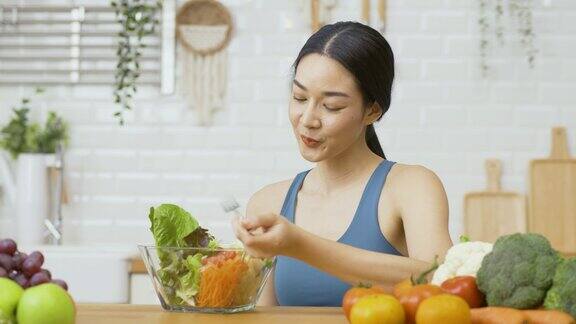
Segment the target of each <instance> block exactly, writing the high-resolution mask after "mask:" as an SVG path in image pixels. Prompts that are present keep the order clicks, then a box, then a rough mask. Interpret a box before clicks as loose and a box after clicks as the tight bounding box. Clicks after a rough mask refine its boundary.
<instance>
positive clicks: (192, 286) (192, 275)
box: [176, 253, 202, 304]
mask: <svg viewBox="0 0 576 324" xmlns="http://www.w3.org/2000/svg"><path fill="white" fill-rule="evenodd" d="M201 260H202V254H200V253H197V254H195V255H194V256H188V257H187V258H186V261H185V262H184V265H185V267H186V269H187V272H186V274H185V275H184V276H181V277H180V289H179V290H178V292H177V293H176V294H177V296H178V297H180V298H182V299H183V300H185V301H186V302H188V303H189V304H193V299H192V297H194V296H196V294H197V293H198V287H199V285H200V268H201V267H202V262H201Z"/></svg>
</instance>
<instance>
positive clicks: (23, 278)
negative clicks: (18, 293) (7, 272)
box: [14, 273, 30, 288]
mask: <svg viewBox="0 0 576 324" xmlns="http://www.w3.org/2000/svg"><path fill="white" fill-rule="evenodd" d="M14 281H16V283H18V284H19V285H20V287H22V288H28V287H30V282H29V281H28V278H26V276H25V275H24V274H23V273H19V274H18V275H17V276H16V278H15V279H14Z"/></svg>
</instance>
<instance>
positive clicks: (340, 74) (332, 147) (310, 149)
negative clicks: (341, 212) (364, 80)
mask: <svg viewBox="0 0 576 324" xmlns="http://www.w3.org/2000/svg"><path fill="white" fill-rule="evenodd" d="M368 114H369V110H367V109H364V107H363V98H362V94H361V93H360V89H359V88H358V85H357V84H356V81H355V78H354V76H353V75H352V74H351V73H350V72H349V71H348V70H347V69H346V68H344V67H343V66H342V65H341V64H340V63H338V62H337V61H336V60H334V59H331V58H329V57H327V56H322V55H320V54H309V55H306V56H305V57H304V58H303V59H302V60H301V61H300V63H299V65H298V67H297V70H296V75H295V77H294V82H293V84H292V96H291V98H290V109H289V117H290V122H291V124H292V129H293V130H294V134H295V135H296V139H297V141H298V146H299V148H300V152H301V154H302V156H303V157H304V158H305V159H306V160H308V161H310V162H318V161H322V160H325V159H327V158H331V157H334V156H338V155H339V154H341V153H342V152H344V151H345V150H346V149H348V148H350V147H351V146H352V145H355V144H356V143H358V141H359V140H362V141H364V130H365V127H366V125H368V124H369V123H371V122H373V121H374V120H375V118H373V117H371V116H368ZM372 115H374V114H372ZM376 117H377V116H376Z"/></svg>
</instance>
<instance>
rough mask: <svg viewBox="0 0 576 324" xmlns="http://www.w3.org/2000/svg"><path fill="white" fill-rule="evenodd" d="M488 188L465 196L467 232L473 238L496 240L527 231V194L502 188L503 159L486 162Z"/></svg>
mask: <svg viewBox="0 0 576 324" xmlns="http://www.w3.org/2000/svg"><path fill="white" fill-rule="evenodd" d="M485 168H486V180H487V184H488V185H487V188H486V191H479V192H470V193H468V194H466V195H465V196H464V233H465V235H467V236H468V237H469V238H470V239H471V240H474V241H476V240H480V241H485V242H494V241H496V239H497V238H498V237H499V236H501V235H506V234H512V233H518V232H521V233H524V232H526V197H525V196H524V195H521V194H518V193H515V192H508V191H502V189H501V187H500V178H501V174H502V164H501V162H500V161H499V160H496V159H489V160H486V162H485Z"/></svg>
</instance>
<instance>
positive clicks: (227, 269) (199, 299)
mask: <svg viewBox="0 0 576 324" xmlns="http://www.w3.org/2000/svg"><path fill="white" fill-rule="evenodd" d="M247 269H248V266H247V265H246V263H244V261H242V259H241V258H240V257H236V258H234V259H228V260H226V261H224V262H222V263H219V264H210V265H208V266H206V267H205V268H204V269H203V270H202V272H201V274H200V287H199V289H198V295H196V305H197V306H199V307H230V306H233V301H234V294H235V289H236V287H237V286H238V283H239V282H240V279H241V278H242V275H243V274H244V272H246V270H247Z"/></svg>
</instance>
